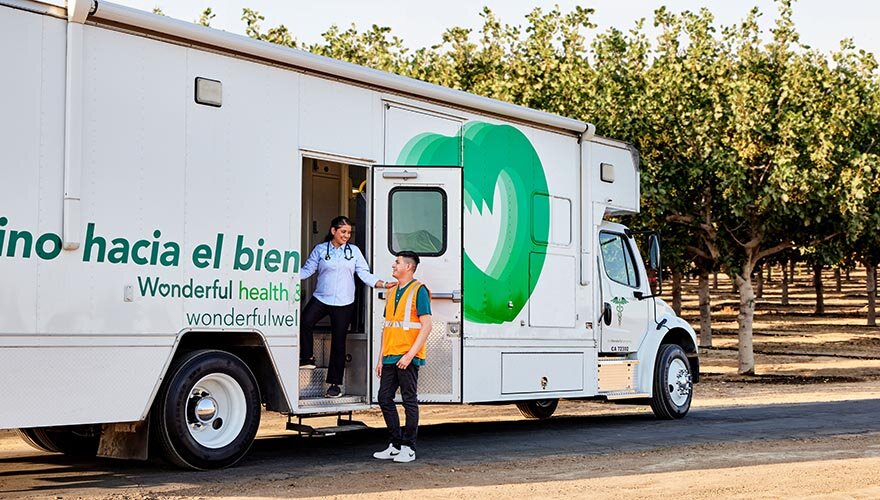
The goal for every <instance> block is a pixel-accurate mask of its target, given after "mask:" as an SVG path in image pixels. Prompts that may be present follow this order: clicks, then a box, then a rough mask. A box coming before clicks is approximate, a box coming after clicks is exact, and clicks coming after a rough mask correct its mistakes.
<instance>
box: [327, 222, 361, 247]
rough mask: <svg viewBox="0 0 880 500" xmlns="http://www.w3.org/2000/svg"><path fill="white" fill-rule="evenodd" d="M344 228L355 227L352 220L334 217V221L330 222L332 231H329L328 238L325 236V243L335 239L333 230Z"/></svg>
mask: <svg viewBox="0 0 880 500" xmlns="http://www.w3.org/2000/svg"><path fill="white" fill-rule="evenodd" d="M342 226H351V227H354V224H352V223H351V219H349V218H348V217H346V216H344V215H340V216H339V217H334V218H333V220H331V221H330V229H328V230H327V236H324V243H327V242H328V241H330V240H332V239H333V229H339V228H340V227H342Z"/></svg>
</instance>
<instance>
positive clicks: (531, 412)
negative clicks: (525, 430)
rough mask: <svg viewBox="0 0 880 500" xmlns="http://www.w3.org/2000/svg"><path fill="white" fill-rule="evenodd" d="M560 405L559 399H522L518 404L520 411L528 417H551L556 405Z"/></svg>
mask: <svg viewBox="0 0 880 500" xmlns="http://www.w3.org/2000/svg"><path fill="white" fill-rule="evenodd" d="M558 405H559V400H558V399H537V400H534V401H522V402H519V403H517V404H516V407H517V408H519V412H520V413H522V414H523V416H524V417H526V418H540V419H544V418H550V416H551V415H553V412H555V411H556V407H557V406H558Z"/></svg>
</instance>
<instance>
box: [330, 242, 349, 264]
mask: <svg viewBox="0 0 880 500" xmlns="http://www.w3.org/2000/svg"><path fill="white" fill-rule="evenodd" d="M342 254H343V255H345V260H351V259H353V258H354V251H353V250H352V249H351V245H350V244H348V243H346V244H345V248H344V249H343V250H342ZM324 260H327V261H329V260H330V242H329V241H328V242H327V252H326V253H325V254H324Z"/></svg>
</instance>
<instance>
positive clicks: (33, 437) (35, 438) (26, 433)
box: [18, 429, 61, 453]
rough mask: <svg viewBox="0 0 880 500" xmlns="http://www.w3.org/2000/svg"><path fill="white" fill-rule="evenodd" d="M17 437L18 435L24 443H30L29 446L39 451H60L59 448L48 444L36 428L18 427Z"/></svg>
mask: <svg viewBox="0 0 880 500" xmlns="http://www.w3.org/2000/svg"><path fill="white" fill-rule="evenodd" d="M18 437H20V438H21V439H22V441H24V442H25V443H27V444H29V445H31V447H33V448H36V449H38V450H40V451H47V452H49V453H60V452H61V450H59V449H57V448H54V447H52V446H51V445H49V443H47V442H45V441H43V439H42V436H41V434H38V433H37V432H36V429H18Z"/></svg>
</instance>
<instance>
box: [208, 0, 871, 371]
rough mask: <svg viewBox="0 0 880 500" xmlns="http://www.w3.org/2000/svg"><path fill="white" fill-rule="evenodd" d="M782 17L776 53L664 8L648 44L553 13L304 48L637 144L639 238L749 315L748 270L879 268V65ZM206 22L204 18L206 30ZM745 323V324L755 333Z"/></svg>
mask: <svg viewBox="0 0 880 500" xmlns="http://www.w3.org/2000/svg"><path fill="white" fill-rule="evenodd" d="M777 6H778V10H779V12H778V15H777V18H776V20H775V24H774V26H773V28H772V29H771V30H770V33H769V35H770V36H769V41H765V40H766V36H765V34H764V33H762V32H761V30H760V28H759V23H758V20H759V18H760V16H761V13H760V12H759V11H758V9H757V8H754V9H752V10H751V11H749V12H748V13H747V14H746V16H745V17H744V18H743V20H742V21H741V22H740V23H738V24H735V25H731V26H717V25H716V23H715V19H714V17H713V15H712V13H711V12H710V11H708V10H707V9H700V10H699V11H698V12H690V11H684V12H679V13H676V12H673V11H671V10H670V9H667V8H665V7H662V8H659V9H657V10H656V11H655V12H654V19H653V23H654V26H655V27H656V28H657V29H658V35H657V37H656V39H654V40H651V39H649V38H648V36H647V35H646V32H645V28H644V26H645V20H639V21H638V22H636V23H635V25H634V26H632V28H631V29H629V30H626V31H623V30H620V29H616V28H611V29H608V30H606V31H604V32H601V33H599V32H596V26H595V25H594V24H593V23H592V21H591V17H592V16H593V14H594V11H593V10H592V9H588V8H582V7H575V8H574V9H573V10H571V11H569V12H563V11H562V10H560V8H559V7H558V6H557V7H554V8H552V9H542V8H535V9H534V10H532V11H531V12H530V13H529V14H528V15H527V16H526V17H525V19H524V23H522V24H519V25H510V24H505V23H503V22H502V21H501V20H500V19H498V18H497V16H496V15H495V14H494V13H493V12H492V11H491V10H490V9H489V8H484V9H483V10H482V12H481V13H480V16H481V17H482V20H483V25H482V27H481V28H480V29H479V30H478V31H476V32H473V31H472V30H470V29H466V28H461V27H450V28H449V29H447V30H446V31H445V32H444V33H443V35H442V37H441V40H440V41H439V42H438V43H437V44H436V45H433V46H431V47H423V48H418V49H416V50H410V49H409V48H408V47H407V46H406V45H405V44H404V42H403V41H402V40H401V39H400V38H398V37H397V36H395V35H393V34H392V30H391V28H389V27H379V26H376V25H374V26H372V27H370V28H369V29H368V30H366V31H359V30H358V29H357V28H356V27H355V26H354V25H352V26H351V27H350V28H348V29H347V30H344V31H343V30H341V29H340V28H338V27H337V26H335V25H334V26H332V27H330V29H329V30H328V31H327V32H326V33H324V36H323V37H324V40H323V42H322V43H317V44H313V45H310V46H307V47H305V49H306V50H309V51H311V52H313V53H316V54H320V55H324V56H327V57H332V58H336V59H341V60H345V61H350V62H353V63H357V64H361V65H364V66H369V67H372V68H376V69H380V70H383V71H390V72H394V73H398V74H401V75H404V76H409V77H413V78H417V79H420V80H424V81H427V82H432V83H436V84H439V85H444V86H447V87H450V88H454V89H460V90H464V91H468V92H473V93H476V94H480V95H484V96H488V97H493V98H496V99H500V100H503V101H507V102H511V103H515V104H520V105H524V106H529V107H531V108H536V109H540V110H544V111H548V112H551V113H557V114H560V115H564V116H570V117H574V118H579V119H582V120H585V121H589V122H592V123H594V124H595V125H596V127H597V130H598V131H599V133H600V134H601V135H606V136H610V137H615V138H619V139H623V140H627V141H629V142H632V143H634V144H635V145H636V146H637V147H638V148H639V150H640V151H641V154H642V160H643V162H642V167H643V170H642V179H643V182H642V195H643V196H642V198H643V205H642V207H643V210H642V214H640V215H639V216H638V218H637V220H636V221H635V223H633V221H630V224H631V225H633V226H647V227H652V228H655V229H659V230H660V231H661V232H662V233H663V235H664V262H665V263H666V264H667V265H668V266H670V267H672V268H673V269H676V270H680V271H684V270H686V269H687V268H688V267H690V266H692V265H696V266H697V267H700V268H702V269H704V270H709V269H711V270H715V269H717V268H719V267H720V268H723V269H724V270H725V272H727V273H728V274H730V275H731V276H739V280H738V281H739V282H740V283H741V290H742V291H743V293H745V294H746V295H745V296H744V297H743V298H742V300H741V303H743V304H754V298H753V297H749V296H748V294H750V293H751V281H750V280H751V272H752V270H753V269H754V268H755V267H756V266H757V265H758V264H759V262H761V261H762V260H765V259H770V260H771V261H777V262H784V261H788V260H790V259H805V260H807V261H809V262H818V263H823V264H837V263H840V262H842V261H852V260H857V261H860V262H862V263H871V264H873V265H877V264H880V231H878V228H880V153H878V152H877V149H876V147H875V145H876V142H877V140H878V137H880V99H878V96H880V92H878V91H880V81H878V71H877V70H878V66H877V62H876V60H875V58H874V56H873V55H872V54H870V53H866V52H865V51H862V50H857V49H856V47H855V46H854V44H853V42H852V41H851V40H844V41H842V42H841V45H840V49H839V51H837V52H834V53H833V54H831V56H830V57H828V56H826V55H824V54H822V53H820V52H817V51H815V50H811V49H810V48H809V47H806V46H804V45H803V44H801V42H800V36H799V34H798V32H797V29H796V26H795V24H794V21H793V8H792V0H778V1H777ZM210 18H211V15H210V9H208V10H206V11H205V13H204V14H203V16H202V19H203V20H204V21H205V23H203V24H206V23H207V22H208V21H209V20H210ZM242 20H244V21H245V23H246V33H247V34H248V36H251V37H253V38H256V39H259V40H265V41H268V42H272V43H278V44H281V45H285V46H288V47H297V46H298V44H297V42H296V41H295V40H294V39H293V38H292V37H291V35H290V33H289V31H288V30H287V28H286V27H284V26H283V25H281V26H278V27H276V28H272V29H269V30H268V31H265V32H264V31H263V30H262V29H261V27H260V23H261V22H262V21H264V18H263V16H261V15H260V14H259V13H257V12H255V11H253V10H250V9H244V10H243V15H242ZM750 307H753V305H752V306H750ZM742 318H745V319H742ZM750 318H751V316H750V313H749V314H745V315H741V322H742V324H741V332H742V331H747V332H748V333H747V335H751V319H750ZM748 345H749V346H750V345H751V343H750V342H749V343H748ZM748 364H749V361H748V360H745V361H743V360H741V365H740V367H741V370H742V369H744V370H746V372H748V370H749V367H748ZM751 369H752V370H753V368H751Z"/></svg>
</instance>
